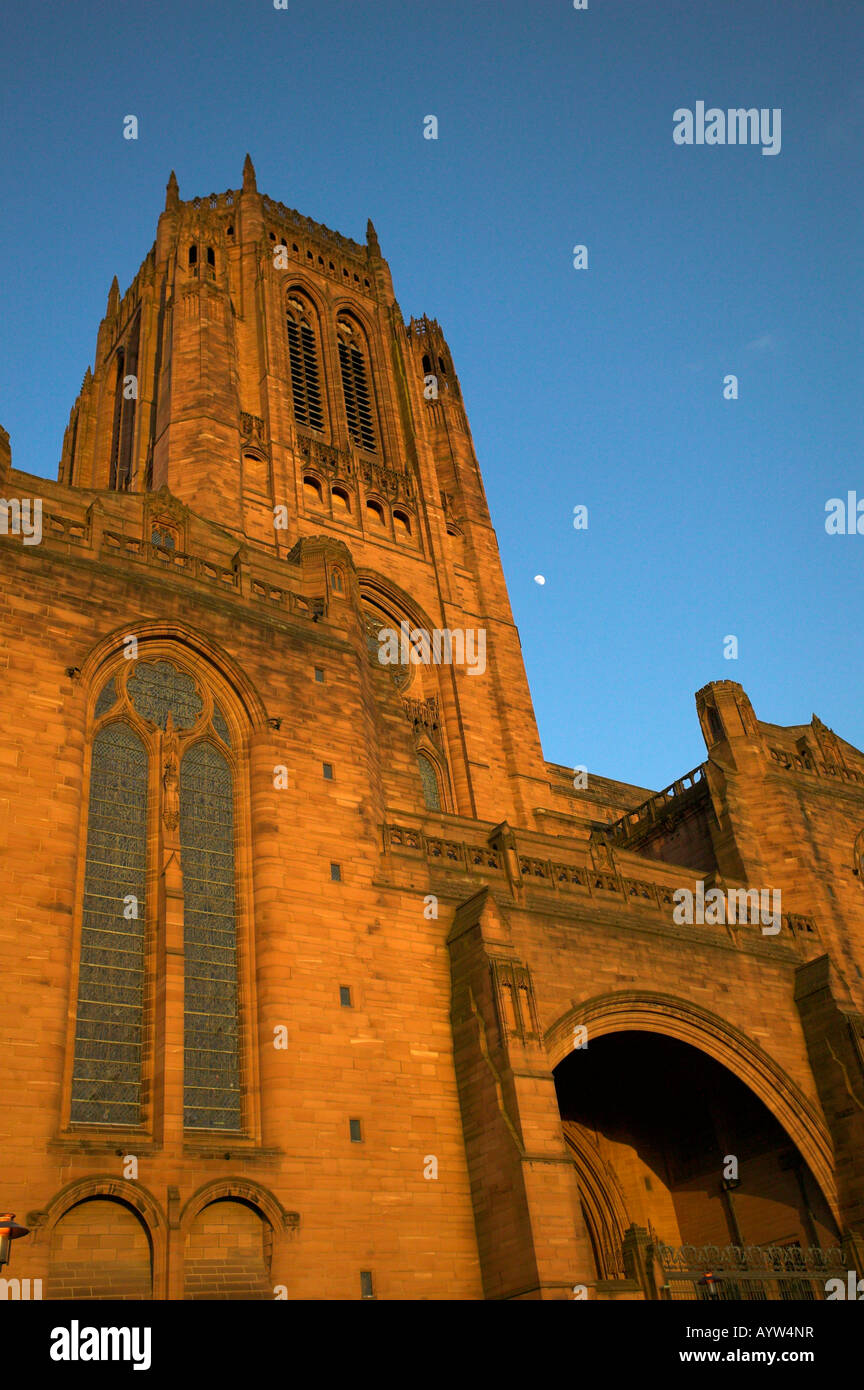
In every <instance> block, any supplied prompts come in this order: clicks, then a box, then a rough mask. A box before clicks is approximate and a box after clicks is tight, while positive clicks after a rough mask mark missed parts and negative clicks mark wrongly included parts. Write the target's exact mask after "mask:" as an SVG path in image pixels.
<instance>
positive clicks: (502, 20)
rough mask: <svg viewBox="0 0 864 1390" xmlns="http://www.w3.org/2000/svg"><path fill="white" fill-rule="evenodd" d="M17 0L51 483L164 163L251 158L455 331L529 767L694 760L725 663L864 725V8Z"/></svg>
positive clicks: (1, 65) (3, 67)
mask: <svg viewBox="0 0 864 1390" xmlns="http://www.w3.org/2000/svg"><path fill="white" fill-rule="evenodd" d="M0 22H2V28H3V33H2V42H0V50H2V52H0V88H2V94H0V100H2V108H3V109H2V129H0V142H2V166H3V169H2V172H3V181H2V187H3V200H2V209H3V211H2V226H0V257H2V259H0V269H2V283H0V423H2V424H3V425H4V426H5V427H6V429H8V430H9V432H10V434H11V436H12V447H13V462H14V463H15V465H16V466H17V467H18V468H22V469H24V470H26V471H28V472H32V473H36V474H40V475H43V476H46V477H53V476H56V468H57V460H58V458H59V453H60V445H61V441H62V436H63V430H64V428H65V425H66V422H67V419H68V413H69V408H70V406H71V404H72V402H73V400H74V398H75V395H76V393H77V391H78V389H79V387H80V383H81V378H82V377H83V375H84V371H85V369H86V367H87V365H88V363H92V360H93V352H94V348H95V340H96V329H97V327H98V323H99V320H100V318H101V316H102V314H103V312H104V308H105V301H106V297H107V292H108V286H109V284H110V281H111V277H112V275H114V274H115V273H116V275H117V277H118V280H119V282H120V287H121V290H125V289H126V287H127V285H128V284H129V282H130V281H131V279H132V277H133V275H134V274H135V271H136V270H137V268H138V266H139V264H140V262H141V260H142V259H143V257H144V255H145V254H146V252H147V251H148V249H149V247H150V245H151V243H152V240H153V236H154V234H155V226H156V219H157V217H158V214H159V212H160V210H161V208H162V206H163V201H164V188H165V183H166V180H167V178H168V174H169V171H170V170H171V169H172V168H174V169H175V170H176V172H177V177H178V180H179V183H180V194H181V197H183V198H191V197H194V196H195V195H196V194H206V193H210V192H211V191H216V192H221V191H224V190H225V189H226V188H237V187H239V184H240V181H241V168H242V163H243V157H244V155H245V153H246V151H247V150H249V151H250V153H251V154H252V158H253V160H254V162H255V166H256V170H257V176H258V186H259V188H260V189H261V190H262V191H263V192H266V193H269V194H270V196H271V197H273V198H276V199H278V200H280V201H282V202H284V203H287V204H288V205H289V206H290V207H296V208H298V209H299V210H300V211H301V212H303V213H304V214H307V215H309V216H311V217H313V218H315V219H316V220H318V221H321V222H325V223H327V225H328V226H331V227H334V228H336V229H337V230H339V231H341V232H343V233H345V234H346V235H348V236H352V237H354V238H355V239H356V240H358V241H364V240H365V231H366V219H367V217H369V216H371V217H372V219H373V221H374V222H375V226H376V229H377V231H378V235H379V238H380V242H381V248H382V251H383V253H384V255H385V256H386V257H387V259H388V260H389V262H390V265H391V268H392V271H393V277H394V284H395V287H396V294H397V297H398V299H399V302H400V305H401V308H402V311H403V314H404V315H405V317H406V319H407V318H408V317H409V316H410V315H411V314H414V315H420V314H423V313H426V314H428V315H429V316H430V317H436V318H438V320H439V321H440V322H441V324H442V326H443V328H444V331H445V333H446V335H447V338H448V341H449V344H450V347H451V349H452V352H453V357H454V361H455V365H456V369H457V371H458V373H459V376H460V380H461V383H462V388H463V393H464V396H465V400H466V404H467V409H468V416H469V420H470V422H471V426H472V429H473V434H474V440H475V444H476V447H477V452H478V456H479V459H480V465H481V468H482V470H483V475H484V479H485V483H486V489H487V494H488V497H489V503H490V507H491V511H492V518H493V522H494V525H495V527H496V529H497V532H498V538H499V543H500V546H501V553H502V559H503V563H504V570H505V574H506V577H507V582H508V585H509V589H510V596H511V600H512V604H513V609H514V614H515V617H516V621H517V623H518V625H519V628H520V632H521V637H522V645H523V649H524V653H525V660H526V664H527V668H528V676H529V680H530V682H531V687H532V691H533V695H534V701H535V708H536V712H537V718H538V722H539V726H540V733H541V737H542V740H543V746H544V750H545V753H546V756H547V758H549V759H551V760H553V761H556V762H560V763H566V764H569V765H571V766H573V765H575V764H586V765H587V766H588V768H589V771H594V772H598V773H603V774H605V775H607V776H612V777H620V778H622V779H623V780H626V781H632V782H635V783H637V784H639V785H643V786H649V787H661V786H663V785H665V784H666V783H668V782H670V781H671V780H672V779H673V777H676V776H679V775H680V774H682V773H683V772H685V771H687V770H688V769H689V768H691V767H692V766H694V765H695V764H696V763H697V762H699V761H700V760H701V759H702V757H703V756H704V745H703V743H702V740H701V736H700V733H699V729H698V725H697V721H696V717H695V710H694V706H693V693H694V691H695V690H697V689H698V688H699V687H700V686H701V685H703V684H704V683H705V682H706V681H709V680H717V679H732V680H738V681H740V682H741V683H742V684H743V685H744V687H745V689H746V690H747V691H748V693H749V694H750V697H751V699H752V700H753V703H754V706H755V709H756V713H757V716H758V717H760V718H761V719H765V720H769V721H771V722H773V723H778V724H795V723H804V722H807V721H809V719H810V716H811V714H812V712H813V711H814V710H815V711H816V712H817V713H818V714H819V715H820V717H821V718H822V719H823V720H824V721H825V722H826V723H827V724H829V725H830V726H832V727H833V728H834V729H835V730H836V731H837V732H838V733H839V734H840V735H841V736H843V737H845V738H847V739H849V740H850V741H851V742H853V743H856V744H857V745H858V746H859V747H860V746H864V709H862V703H861V687H862V675H864V635H862V631H861V624H860V616H859V615H860V611H861V610H860V590H861V574H862V569H864V535H861V536H858V535H855V536H851V535H847V536H829V535H827V534H826V531H825V515H826V514H825V504H826V502H827V500H828V499H829V498H832V497H843V498H845V496H846V494H847V492H848V491H849V490H857V492H858V495H859V496H860V497H862V498H864V467H862V448H861V444H862V410H861V402H862V386H864V364H862V341H861V336H862V327H861V325H862V293H861V291H862V254H861V240H862V236H861V229H862V202H864V193H862V186H864V180H862V165H864V161H862V107H864V77H862V71H864V64H862V57H864V6H862V5H861V4H859V3H855V2H854V0H849V3H837V2H836V0H820V3H819V4H813V3H805V2H804V0H736V2H735V3H728V0H727V3H718V4H711V5H709V4H705V3H702V0H688V2H687V3H683V2H682V0H679V2H678V3H676V2H675V0H656V3H653V2H652V0H589V4H588V9H587V10H584V11H576V10H574V8H573V5H572V0H554V3H550V2H549V0H494V3H493V0H483V3H481V2H480V0H438V2H437V3H434V4H433V3H423V4H420V3H416V2H415V0H370V2H369V3H362V0H361V2H360V3H347V0H339V2H338V3H337V2H336V0H305V3H300V0H288V8H287V9H286V10H276V9H275V8H274V6H273V3H272V0H170V3H169V2H166V0H139V3H131V2H130V3H122V4H121V3H115V4H106V3H93V2H92V0H90V2H89V3H87V2H86V0H85V3H73V4H58V3H47V0H36V3H26V4H24V3H20V0H19V3H18V4H15V5H11V4H8V3H7V5H6V6H5V8H4V14H3V19H2V21H0ZM698 101H704V102H705V105H706V107H712V106H713V107H717V108H721V109H724V110H726V109H728V108H738V107H748V108H750V107H755V108H759V109H762V108H770V109H772V110H773V109H774V108H779V109H780V110H781V112H782V148H781V150H780V152H779V153H778V154H777V155H775V156H764V155H763V154H762V153H761V149H760V147H759V146H758V145H757V146H744V147H742V146H736V147H731V146H728V145H725V146H711V147H709V146H706V145H701V146H699V145H693V146H686V147H683V146H678V145H676V144H675V143H674V142H673V139H672V132H673V112H674V111H675V110H676V109H678V108H683V107H687V108H690V109H693V108H695V106H696V103H697V102H698ZM128 114H134V115H136V116H137V117H138V120H139V138H138V140H137V141H127V140H124V139H123V134H122V130H123V118H124V116H126V115H128ZM429 114H434V115H436V116H437V117H438V122H439V138H438V139H437V141H432V140H425V139H424V138H423V118H424V116H426V115H429ZM577 244H584V245H586V246H587V247H588V269H586V270H576V269H574V268H573V247H574V246H575V245H577ZM730 373H732V374H735V375H737V377H738V380H739V398H738V400H734V401H732V400H724V397H723V380H724V377H725V376H727V375H728V374H730ZM577 504H584V505H586V506H587V507H588V515H589V525H588V529H587V531H575V530H574V529H573V526H572V516H573V508H574V506H576V505H577ZM535 575H542V576H544V577H545V580H546V583H545V585H543V586H540V585H538V584H537V583H535ZM729 635H735V636H737V638H738V643H739V657H738V659H737V660H725V659H724V657H723V647H724V638H725V637H727V636H729ZM38 640H42V639H40V637H39V634H38V633H37V632H34V641H38ZM45 640H48V639H47V638H46V639H45Z"/></svg>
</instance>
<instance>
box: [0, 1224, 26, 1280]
mask: <svg viewBox="0 0 864 1390" xmlns="http://www.w3.org/2000/svg"><path fill="white" fill-rule="evenodd" d="M29 1234H30V1230H29V1227H27V1226H19V1225H18V1222H17V1221H16V1220H15V1213H14V1211H7V1212H4V1213H2V1215H0V1269H2V1268H3V1266H4V1265H8V1263H9V1256H10V1252H11V1249H12V1242H13V1240H20V1239H21V1237H22V1236H29Z"/></svg>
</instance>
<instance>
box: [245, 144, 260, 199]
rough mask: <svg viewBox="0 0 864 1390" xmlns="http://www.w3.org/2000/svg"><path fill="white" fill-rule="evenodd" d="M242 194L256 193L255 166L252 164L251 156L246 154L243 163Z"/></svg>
mask: <svg viewBox="0 0 864 1390" xmlns="http://www.w3.org/2000/svg"><path fill="white" fill-rule="evenodd" d="M243 192H244V193H257V192H258V185H257V183H256V182H255V165H254V164H253V163H252V159H251V156H250V155H248V154H247V156H246V158H245V159H244V161H243Z"/></svg>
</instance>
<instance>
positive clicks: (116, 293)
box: [105, 275, 120, 319]
mask: <svg viewBox="0 0 864 1390" xmlns="http://www.w3.org/2000/svg"><path fill="white" fill-rule="evenodd" d="M119 308H120V286H119V285H118V284H117V276H116V275H115V276H114V279H113V280H112V281H111V288H110V290H109V291H108V305H107V308H106V310H105V317H106V318H109V319H110V318H113V316H114V315H115V314H116V313H117V310H118V309H119Z"/></svg>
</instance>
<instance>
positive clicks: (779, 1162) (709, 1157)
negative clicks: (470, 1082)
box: [553, 1019, 839, 1298]
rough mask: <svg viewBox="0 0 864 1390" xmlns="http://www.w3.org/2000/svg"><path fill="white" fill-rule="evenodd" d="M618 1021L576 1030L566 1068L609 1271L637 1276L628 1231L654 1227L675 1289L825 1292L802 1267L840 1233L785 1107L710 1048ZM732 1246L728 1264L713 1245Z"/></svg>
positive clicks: (567, 1127) (702, 1293)
mask: <svg viewBox="0 0 864 1390" xmlns="http://www.w3.org/2000/svg"><path fill="white" fill-rule="evenodd" d="M618 1025H619V1026H618V1027H617V1028H615V1030H614V1031H606V1032H605V1033H602V1034H601V1035H600V1036H597V1030H592V1029H590V1028H589V1032H588V1039H587V1042H588V1045H587V1046H585V1047H579V1046H576V1047H574V1046H573V1044H574V1042H576V1043H578V1041H579V1038H580V1035H578V1034H577V1035H576V1037H575V1038H571V1041H570V1049H569V1051H568V1052H567V1053H566V1054H565V1055H564V1056H563V1057H561V1060H559V1062H558V1065H557V1066H556V1068H555V1073H554V1075H555V1084H556V1090H557V1094H558V1104H559V1111H560V1114H561V1121H562V1127H563V1130H564V1137H565V1140H566V1141H567V1144H568V1149H569V1152H570V1154H571V1156H572V1158H573V1162H574V1165H575V1167H576V1170H577V1173H578V1176H579V1187H580V1194H581V1200H582V1210H583V1215H584V1219H585V1224H586V1228H587V1230H588V1232H589V1235H590V1238H591V1243H592V1247H593V1253H594V1261H595V1266H596V1272H597V1278H598V1280H600V1281H603V1280H618V1279H623V1278H625V1277H626V1275H627V1274H628V1273H630V1274H631V1275H632V1265H633V1260H632V1258H631V1259H628V1258H627V1254H628V1252H627V1243H628V1233H630V1237H629V1238H630V1239H631V1240H632V1238H633V1237H632V1233H633V1232H634V1231H642V1232H644V1233H645V1249H646V1250H647V1252H648V1260H649V1263H650V1262H652V1261H653V1266H654V1271H653V1276H652V1277H653V1278H654V1284H655V1286H656V1288H657V1289H658V1290H660V1291H661V1292H660V1296H661V1297H691V1298H692V1297H706V1296H718V1297H729V1298H749V1297H756V1298H766V1297H767V1298H775V1297H776V1298H783V1297H793V1298H806V1297H813V1296H818V1289H817V1287H816V1285H817V1282H818V1281H817V1280H814V1279H807V1278H803V1277H802V1278H795V1277H793V1275H794V1274H795V1271H796V1270H799V1271H800V1267H801V1266H803V1265H805V1264H806V1263H807V1258H808V1257H807V1255H806V1252H807V1251H810V1250H812V1249H813V1248H814V1247H815V1248H817V1249H820V1250H823V1251H824V1250H829V1249H832V1248H835V1247H836V1246H837V1245H838V1244H839V1235H838V1229H837V1225H836V1222H835V1219H834V1215H833V1213H832V1210H831V1206H830V1204H829V1201H828V1200H827V1198H826V1195H825V1193H824V1192H823V1190H822V1188H821V1186H820V1183H819V1182H818V1181H817V1178H816V1176H814V1173H813V1171H812V1168H811V1166H810V1165H809V1164H808V1162H807V1160H806V1159H805V1157H804V1156H803V1154H802V1152H801V1150H800V1149H799V1147H798V1146H797V1145H796V1143H795V1142H794V1141H793V1139H792V1138H791V1137H790V1134H789V1133H788V1131H787V1129H786V1128H785V1127H784V1126H783V1125H782V1124H781V1123H780V1122H779V1120H778V1118H777V1116H776V1114H775V1113H772V1111H771V1110H770V1109H769V1108H768V1106H767V1105H766V1104H765V1103H764V1102H763V1101H762V1100H761V1099H760V1097H759V1096H758V1095H757V1094H755V1092H754V1090H752V1089H751V1088H750V1087H749V1086H748V1085H745V1084H744V1082H743V1081H742V1080H741V1079H740V1077H739V1076H737V1075H735V1074H734V1073H733V1071H732V1070H731V1069H730V1068H729V1067H728V1066H725V1065H723V1064H722V1063H721V1062H720V1061H718V1060H717V1059H716V1058H715V1057H712V1056H709V1055H708V1054H707V1052H706V1051H704V1050H702V1049H701V1048H699V1047H697V1046H695V1045H693V1044H692V1043H690V1042H686V1041H684V1040H683V1039H682V1038H680V1037H670V1036H666V1035H664V1034H663V1033H662V1032H660V1031H659V1030H657V1029H656V1028H654V1027H652V1028H651V1030H650V1031H649V1030H648V1029H645V1028H639V1027H638V1026H637V1027H630V1028H625V1029H623V1030H622V1029H621V1028H620V1019H619V1020H618ZM559 1041H560V1039H559ZM559 1055H560V1050H559ZM553 1056H554V1052H553ZM801 1125H802V1131H803V1129H806V1125H807V1117H806V1116H805V1117H804V1119H802V1120H801ZM729 1247H734V1248H735V1249H736V1250H739V1251H744V1250H746V1251H749V1255H748V1256H740V1255H736V1256H731V1255H729V1254H728V1248H729ZM724 1249H725V1250H727V1255H726V1257H725V1265H724V1260H723V1258H722V1257H720V1256H719V1255H718V1254H714V1255H712V1254H711V1251H712V1250H713V1251H715V1252H719V1251H722V1250H724ZM706 1251H707V1252H708V1253H707V1254H705V1255H704V1257H703V1256H702V1255H701V1254H700V1253H699V1252H706ZM777 1251H780V1252H784V1251H786V1252H788V1254H783V1253H780V1254H776V1253H774V1252H777ZM682 1252H685V1253H682ZM768 1252H770V1253H768ZM797 1252H800V1253H797ZM631 1253H632V1252H631ZM817 1260H818V1257H817ZM688 1269H695V1270H697V1271H700V1270H701V1271H702V1274H701V1275H700V1274H698V1273H697V1275H696V1277H694V1278H692V1279H687V1278H686V1277H685V1271H686V1270H688ZM832 1273H833V1270H832ZM703 1275H704V1278H703V1277H702V1276H703ZM709 1276H710V1277H709ZM823 1282H824V1281H823Z"/></svg>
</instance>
